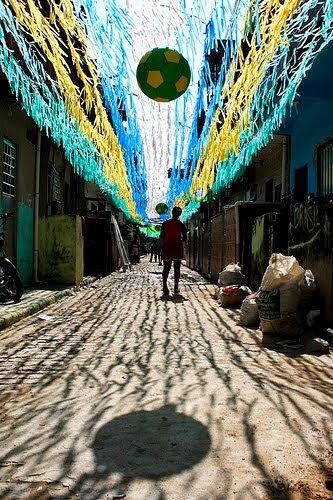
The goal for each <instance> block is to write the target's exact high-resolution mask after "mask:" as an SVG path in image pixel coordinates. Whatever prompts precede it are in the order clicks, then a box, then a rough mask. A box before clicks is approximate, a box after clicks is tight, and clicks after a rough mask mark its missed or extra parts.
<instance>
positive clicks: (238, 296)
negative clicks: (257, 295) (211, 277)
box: [217, 263, 252, 307]
mask: <svg viewBox="0 0 333 500" xmlns="http://www.w3.org/2000/svg"><path fill="white" fill-rule="evenodd" d="M218 284H219V289H218V291H217V298H218V299H219V300H220V302H221V306H222V307H237V306H238V307H240V305H241V304H242V302H243V300H244V299H245V297H246V296H247V295H249V294H251V293H252V292H251V290H250V288H249V287H248V286H246V277H245V276H244V274H243V273H242V269H241V266H240V264H238V263H237V264H235V263H232V264H228V265H227V266H226V267H225V268H224V269H223V271H221V272H220V274H219V279H218Z"/></svg>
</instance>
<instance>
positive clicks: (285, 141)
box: [281, 135, 288, 198]
mask: <svg viewBox="0 0 333 500" xmlns="http://www.w3.org/2000/svg"><path fill="white" fill-rule="evenodd" d="M287 160H288V137H287V136H286V135H284V136H283V139H282V162H281V184H282V189H281V197H282V198H283V196H285V194H286V192H287V189H286V184H287V182H286V179H287Z"/></svg>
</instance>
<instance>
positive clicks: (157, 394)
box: [0, 258, 333, 500]
mask: <svg viewBox="0 0 333 500" xmlns="http://www.w3.org/2000/svg"><path fill="white" fill-rule="evenodd" d="M147 260H148V259H147V258H145V259H143V261H142V263H141V264H139V265H137V266H135V267H134V269H133V271H132V272H130V271H128V272H126V273H122V272H116V273H113V274H112V275H110V276H107V277H105V278H102V279H100V280H98V281H96V282H95V283H93V284H92V285H90V286H89V287H88V288H87V289H86V290H84V291H82V292H80V293H79V294H77V295H75V296H69V297H68V298H66V299H64V300H61V301H59V302H57V303H55V304H53V305H50V306H49V307H47V308H46V309H45V310H44V311H43V314H42V315H41V314H37V315H34V316H31V317H28V318H26V319H24V320H22V321H20V322H19V323H17V324H16V325H14V326H13V327H12V328H8V329H7V330H5V331H3V332H0V358H1V363H0V398H1V405H0V442H1V445H0V448H1V458H0V498H1V499H17V498H19V499H30V500H33V499H43V500H44V499H49V498H55V499H72V498H80V499H84V500H90V499H92V500H93V499H107V498H108V499H112V498H126V500H184V499H185V500H209V499H211V500H229V499H230V500H253V499H261V500H264V499H265V500H266V499H272V500H273V499H281V500H283V499H285V500H287V499H289V500H305V499H306V500H312V499H329V498H332V491H331V489H330V488H332V483H333V474H332V462H333V461H332V431H333V422H332V410H333V391H332V389H333V382H332V366H333V362H332V356H331V355H330V354H326V355H322V356H317V357H316V356H311V355H298V354H294V355H290V354H288V355H287V354H286V353H283V352H278V351H276V350H272V349H269V348H267V347H263V346H262V342H261V333H260V331H259V330H255V329H250V328H242V327H239V326H237V323H236V320H237V316H238V312H237V310H224V309H223V308H221V307H220V306H219V304H218V303H217V301H216V300H215V298H214V294H215V286H214V285H212V284H209V283H207V282H206V281H205V280H204V279H203V278H202V277H201V276H199V275H198V274H196V273H194V272H192V271H190V270H188V269H187V268H186V267H182V279H181V284H180V285H181V286H180V288H181V295H180V296H175V297H174V296H170V297H168V298H163V297H162V296H161V284H162V280H161V267H159V266H158V265H156V264H150V263H149V262H148V261H147Z"/></svg>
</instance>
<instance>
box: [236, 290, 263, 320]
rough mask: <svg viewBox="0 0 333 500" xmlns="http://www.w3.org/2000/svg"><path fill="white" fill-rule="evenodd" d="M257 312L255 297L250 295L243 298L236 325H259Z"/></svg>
mask: <svg viewBox="0 0 333 500" xmlns="http://www.w3.org/2000/svg"><path fill="white" fill-rule="evenodd" d="M259 321H260V320H259V311H258V305H257V303H256V296H255V295H253V294H251V295H248V296H247V297H245V299H244V300H243V302H242V307H241V313H240V318H239V320H238V324H239V325H242V326H257V325H259Z"/></svg>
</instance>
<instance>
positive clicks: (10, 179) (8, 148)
mask: <svg viewBox="0 0 333 500" xmlns="http://www.w3.org/2000/svg"><path fill="white" fill-rule="evenodd" d="M15 173H16V146H15V144H13V143H12V142H11V141H9V140H8V139H4V140H3V181H2V192H3V194H4V195H5V196H8V197H10V198H14V196H15Z"/></svg>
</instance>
